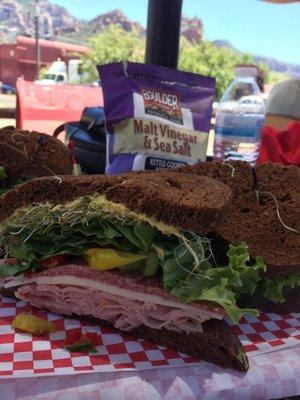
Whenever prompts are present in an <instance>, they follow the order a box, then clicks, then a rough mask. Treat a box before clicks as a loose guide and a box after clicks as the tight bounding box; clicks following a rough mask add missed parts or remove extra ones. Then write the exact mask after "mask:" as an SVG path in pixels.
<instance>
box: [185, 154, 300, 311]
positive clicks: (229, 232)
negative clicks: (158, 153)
mask: <svg viewBox="0 0 300 400" xmlns="http://www.w3.org/2000/svg"><path fill="white" fill-rule="evenodd" d="M178 172H182V173H190V174H195V175H197V176H208V177H212V178H214V179H216V180H218V181H219V182H222V183H225V184H226V185H227V186H228V187H230V189H231V192H232V200H231V202H230V205H229V208H228V210H227V215H226V218H224V219H223V221H222V222H221V223H220V224H219V225H218V227H217V229H216V231H215V232H214V238H215V240H214V241H213V244H214V245H215V246H216V248H215V253H216V254H217V256H218V257H219V258H220V259H222V261H221V262H223V263H224V262H225V263H226V251H227V250H228V248H229V244H231V245H237V244H239V243H241V242H245V243H247V246H248V249H249V254H250V258H251V259H255V258H256V257H257V256H260V257H262V258H263V260H264V262H265V264H266V266H267V268H266V271H265V272H261V277H262V279H261V280H260V282H259V284H258V285H257V288H256V290H255V293H254V294H253V295H252V296H251V297H249V296H245V297H244V298H243V299H242V298H241V299H240V300H239V301H240V304H243V305H245V304H247V306H249V305H251V306H253V307H256V308H259V309H261V310H264V311H270V312H278V313H290V312H299V311H300V169H299V168H298V167H296V166H282V165H280V164H272V163H267V164H263V165H259V166H257V167H256V169H255V174H253V170H252V168H251V166H250V165H249V164H248V163H246V162H242V161H228V162H224V163H220V162H209V163H199V164H197V165H193V166H188V167H183V168H181V169H179V171H178ZM255 188H256V190H255Z"/></svg>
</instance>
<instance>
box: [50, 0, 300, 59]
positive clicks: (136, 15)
mask: <svg viewBox="0 0 300 400" xmlns="http://www.w3.org/2000/svg"><path fill="white" fill-rule="evenodd" d="M52 2H53V3H56V4H60V5H63V6H65V7H66V8H68V9H69V11H70V12H71V13H72V14H74V15H75V16H76V17H78V18H82V19H90V18H93V17H95V16H97V15H99V14H102V13H105V12H108V11H111V10H113V9H115V8H119V9H121V10H122V11H123V12H124V13H125V14H126V15H127V16H128V17H129V18H130V19H132V20H135V21H138V22H140V23H141V24H142V25H143V26H146V19H147V4H148V1H147V0H110V1H107V0H53V1H52ZM183 13H184V14H185V15H186V16H188V17H193V16H197V17H199V18H201V20H202V22H203V25H204V37H205V38H206V39H208V40H216V39H222V40H229V41H230V42H231V43H232V45H233V46H234V47H236V48H237V49H238V50H240V51H246V52H251V53H254V54H258V55H264V56H269V57H273V58H276V59H277V60H280V61H285V62H292V63H298V64H300V3H294V4H287V5H276V4H271V3H265V2H262V1H261V0H183Z"/></svg>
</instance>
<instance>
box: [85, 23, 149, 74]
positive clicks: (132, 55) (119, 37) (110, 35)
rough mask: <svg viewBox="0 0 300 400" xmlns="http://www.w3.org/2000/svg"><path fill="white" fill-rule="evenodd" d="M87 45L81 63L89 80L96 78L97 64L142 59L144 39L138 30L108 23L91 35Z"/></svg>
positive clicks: (139, 60)
mask: <svg viewBox="0 0 300 400" xmlns="http://www.w3.org/2000/svg"><path fill="white" fill-rule="evenodd" d="M89 46H90V48H91V51H90V52H89V53H88V54H87V55H86V56H84V57H83V65H84V69H85V70H86V71H87V72H88V75H89V79H91V80H95V79H98V73H97V69H96V66H97V65H98V64H106V63H109V62H117V61H125V60H130V61H138V62H143V60H144V52H145V39H144V38H143V37H141V36H140V35H139V33H138V32H136V31H132V32H125V31H124V30H123V29H122V28H120V27H119V26H117V25H110V26H109V27H108V28H107V29H106V30H105V31H103V32H101V33H99V34H97V35H95V36H93V37H92V38H91V39H90V43H89Z"/></svg>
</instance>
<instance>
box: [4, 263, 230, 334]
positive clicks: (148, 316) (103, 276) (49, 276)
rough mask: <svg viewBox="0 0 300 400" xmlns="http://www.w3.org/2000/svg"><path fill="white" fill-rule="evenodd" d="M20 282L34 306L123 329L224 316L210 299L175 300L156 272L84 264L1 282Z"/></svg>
mask: <svg viewBox="0 0 300 400" xmlns="http://www.w3.org/2000/svg"><path fill="white" fill-rule="evenodd" d="M19 285H21V286H20V287H19V288H18V289H17V291H16V297H18V298H19V299H21V300H26V301H28V302H29V303H30V304H31V305H33V306H35V307H38V308H46V309H49V310H51V311H53V312H56V313H60V314H65V315H72V314H76V315H82V316H92V317H95V318H99V319H102V320H105V321H107V322H109V323H110V324H112V325H113V326H114V327H115V328H117V329H120V330H123V331H129V330H132V329H135V328H137V327H139V326H141V325H145V326H148V327H150V328H154V329H161V328H166V329H168V330H174V331H183V332H202V322H204V321H206V320H208V319H212V318H217V319H221V318H222V317H223V316H224V310H223V309H222V308H221V307H217V306H215V305H214V304H210V303H203V302H192V303H189V304H185V303H182V302H180V301H178V299H176V298H175V297H173V296H170V295H169V294H168V293H167V292H166V291H164V289H163V287H162V284H161V281H160V280H158V279H156V278H143V277H141V276H140V275H139V274H137V273H134V272H131V273H130V272H127V273H126V274H124V273H122V272H120V271H101V272H100V271H94V270H90V269H88V268H86V266H84V265H83V264H82V265H80V264H69V265H63V266H59V267H56V268H52V269H48V270H47V271H45V272H41V273H38V274H34V275H32V276H30V277H26V278H24V277H23V278H21V277H17V278H15V279H13V280H11V281H8V282H7V283H6V285H5V287H6V288H9V287H15V286H19Z"/></svg>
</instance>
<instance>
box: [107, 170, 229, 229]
mask: <svg viewBox="0 0 300 400" xmlns="http://www.w3.org/2000/svg"><path fill="white" fill-rule="evenodd" d="M105 195H106V198H107V199H108V200H111V201H114V202H116V203H122V204H124V205H125V206H127V207H128V208H129V209H130V210H132V211H136V212H138V213H142V214H145V215H146V216H147V217H151V218H154V219H156V220H157V221H160V222H164V223H165V224H168V225H172V226H175V227H179V228H182V229H186V230H190V231H192V232H196V233H200V234H203V233H207V232H211V231H213V230H215V229H216V227H217V226H218V224H219V223H220V221H222V219H223V218H224V214H225V212H226V208H227V206H228V204H229V202H230V200H231V191H230V189H229V188H228V187H227V186H225V185H223V184H222V183H220V182H217V181H216V180H214V179H210V178H208V177H204V176H203V177H200V176H199V177H198V176H195V175H191V174H180V173H177V172H158V173H157V172H153V173H146V174H133V175H127V176H123V179H122V182H120V183H118V184H115V185H113V186H112V187H110V188H108V190H107V191H106V193H105Z"/></svg>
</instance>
